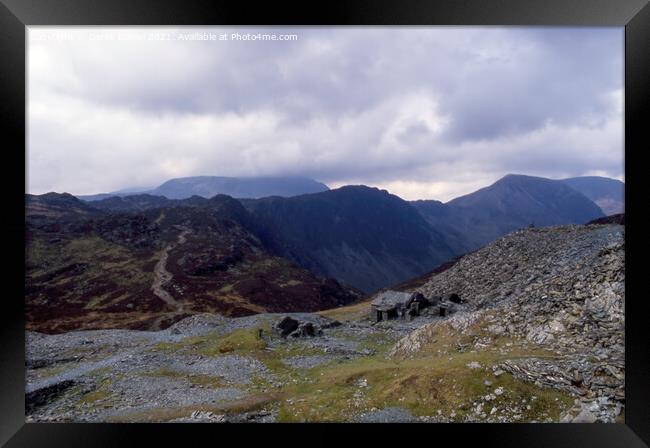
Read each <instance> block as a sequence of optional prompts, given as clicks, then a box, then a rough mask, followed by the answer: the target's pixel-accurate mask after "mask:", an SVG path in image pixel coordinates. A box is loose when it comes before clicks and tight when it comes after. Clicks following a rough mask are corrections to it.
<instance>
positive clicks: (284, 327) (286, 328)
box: [275, 316, 300, 336]
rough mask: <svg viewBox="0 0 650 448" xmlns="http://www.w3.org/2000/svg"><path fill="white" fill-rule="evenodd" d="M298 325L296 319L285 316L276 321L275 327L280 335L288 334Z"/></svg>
mask: <svg viewBox="0 0 650 448" xmlns="http://www.w3.org/2000/svg"><path fill="white" fill-rule="evenodd" d="M299 326H300V322H298V321H297V320H296V319H294V318H292V317H289V316H285V317H284V318H283V319H282V320H281V321H280V322H278V324H277V325H276V326H275V328H276V329H277V330H278V331H279V332H280V335H281V336H287V335H288V334H290V333H293V332H294V331H296V330H297V329H298V327H299Z"/></svg>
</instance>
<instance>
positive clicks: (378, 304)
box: [371, 291, 461, 322]
mask: <svg viewBox="0 0 650 448" xmlns="http://www.w3.org/2000/svg"><path fill="white" fill-rule="evenodd" d="M459 303H461V299H460V296H458V294H453V293H452V294H446V295H445V296H432V297H430V298H426V297H424V296H423V295H422V294H421V293H419V292H414V293H410V292H400V291H383V292H381V293H380V294H379V295H377V297H376V298H375V300H373V301H372V302H371V308H372V316H373V318H374V320H375V322H381V321H386V320H390V319H406V318H408V319H409V320H410V319H413V318H414V317H415V316H419V315H420V314H421V313H422V312H423V311H424V312H426V314H428V315H439V316H446V315H447V314H449V313H451V312H453V311H455V306H454V304H459Z"/></svg>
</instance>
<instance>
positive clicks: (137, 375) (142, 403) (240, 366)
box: [26, 224, 625, 422]
mask: <svg viewBox="0 0 650 448" xmlns="http://www.w3.org/2000/svg"><path fill="white" fill-rule="evenodd" d="M189 236H190V234H187V237H188V238H189ZM175 238H178V235H176V237H175ZM171 241H172V242H173V241H174V240H171ZM175 244H180V241H179V239H175ZM172 250H173V249H172ZM624 251H625V247H624V227H623V226H621V225H618V224H592V225H587V226H562V227H553V228H544V229H538V228H528V229H523V230H519V231H516V232H513V233H511V234H509V235H508V236H506V237H504V238H502V239H500V240H497V241H495V242H494V243H492V244H490V245H488V246H486V247H484V248H482V249H480V250H478V251H476V252H474V253H471V254H468V255H465V256H463V257H461V258H460V259H458V260H457V261H456V262H455V263H453V264H451V265H450V266H447V269H443V270H439V271H438V272H436V273H433V274H432V276H430V277H429V278H428V280H427V281H426V282H424V283H420V282H417V283H416V286H414V288H415V290H417V291H419V292H421V293H423V294H424V295H425V296H427V297H433V296H437V295H445V294H450V293H454V294H457V295H459V296H460V298H461V299H462V301H461V303H459V304H456V305H455V306H454V311H455V312H453V313H451V314H450V315H447V316H444V317H442V316H440V315H439V314H438V313H436V312H434V311H433V308H432V307H430V308H424V309H423V310H422V312H421V313H420V315H419V316H417V317H415V318H412V319H394V320H388V321H382V322H378V323H377V322H375V321H374V320H373V319H371V317H372V313H370V304H369V301H363V302H360V303H357V304H354V305H349V306H342V307H335V308H332V309H331V310H328V311H322V312H318V313H288V314H287V313H270V314H269V313H260V314H256V315H253V316H244V317H222V316H216V315H213V314H198V315H194V316H190V317H187V318H185V319H182V320H180V321H179V322H176V323H175V324H173V325H172V326H170V327H168V328H166V329H164V330H160V331H135V330H93V331H73V332H68V333H62V334H53V335H46V334H42V333H36V332H32V331H29V332H28V334H27V348H26V368H27V373H26V377H27V389H26V402H27V419H28V421H95V422H96V421H126V422H152V421H156V422H301V421H307V422H309V421H349V422H395V421H404V422H464V421H471V422H475V421H476V422H558V421H563V422H614V421H621V420H622V418H623V416H624V408H625V394H624V383H625V371H624V364H623V359H624V322H625V319H624V280H625V278H624Z"/></svg>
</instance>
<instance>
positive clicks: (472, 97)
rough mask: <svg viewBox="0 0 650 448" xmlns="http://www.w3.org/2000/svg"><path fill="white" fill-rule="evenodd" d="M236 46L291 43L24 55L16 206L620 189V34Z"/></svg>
mask: <svg viewBox="0 0 650 448" xmlns="http://www.w3.org/2000/svg"><path fill="white" fill-rule="evenodd" d="M213 30H216V31H222V29H213ZM251 30H252V31H262V32H264V31H272V32H276V33H296V34H298V36H299V40H298V41H297V42H99V43H98V42H34V43H32V44H31V45H30V64H29V105H30V115H29V122H30V124H29V126H30V129H29V140H30V144H29V148H28V157H29V159H28V164H29V173H28V177H29V188H30V189H31V190H33V191H38V192H42V191H46V190H53V189H56V190H62V189H66V190H70V191H72V192H75V193H79V194H81V193H92V192H97V191H106V190H111V189H118V188H122V187H127V186H131V185H139V184H143V185H153V184H156V183H157V182H161V181H163V180H165V179H166V178H167V177H171V176H177V175H195V174H215V175H217V174H219V175H261V174H265V175H274V174H277V175H280V174H298V175H307V176H312V177H314V178H317V179H319V180H322V181H326V182H330V183H338V182H341V181H345V180H355V179H356V180H358V181H359V182H363V183H374V184H378V185H380V184H388V183H391V182H392V183H393V184H395V182H398V181H400V182H402V181H409V182H416V183H423V184H426V183H427V182H428V183H430V184H431V191H442V187H440V188H438V187H435V185H438V186H440V185H442V184H451V183H454V182H456V183H457V184H458V185H460V183H459V182H460V181H458V179H459V178H460V177H461V176H462V177H463V179H464V180H463V182H465V184H467V185H469V182H470V181H469V180H465V178H470V177H471V178H475V179H479V178H480V179H491V178H494V177H496V178H498V177H499V176H500V175H502V174H505V173H506V172H518V171H520V172H527V173H529V174H538V175H548V176H550V177H553V176H552V175H553V174H554V173H559V172H562V175H581V174H585V173H589V172H594V171H600V172H607V173H611V175H612V176H619V175H621V174H622V159H621V154H622V121H621V112H620V105H619V106H617V104H615V99H616V98H620V93H621V92H622V87H623V80H622V74H623V71H622V67H623V53H622V50H623V32H622V29H613V28H609V29H586V28H583V29H569V28H478V27H475V28H455V27H444V28H436V27H431V28H429V27H399V28H378V27H372V28H326V27H316V28H309V27H307V28H305V27H301V28H297V29H295V28H273V29H268V28H253V29H251ZM230 31H232V30H227V32H230ZM616 92H618V97H617V96H616V95H617V94H616ZM98 172H100V173H101V175H98V174H97V173H98ZM395 185H397V184H395ZM434 187H435V188H434ZM418 191H419V190H418ZM445 191H454V188H452V187H450V186H449V187H448V188H446V190H445ZM397 193H399V192H397Z"/></svg>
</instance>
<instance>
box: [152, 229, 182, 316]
mask: <svg viewBox="0 0 650 448" xmlns="http://www.w3.org/2000/svg"><path fill="white" fill-rule="evenodd" d="M190 232H191V230H190V229H187V228H182V231H181V233H180V234H179V235H178V239H177V240H176V243H172V244H168V245H167V247H165V248H164V249H163V250H162V252H161V255H160V259H159V260H158V263H156V267H155V268H154V270H153V273H154V279H153V283H152V284H151V290H152V291H153V293H154V294H155V295H156V297H158V298H160V300H162V301H163V302H165V303H167V304H168V305H170V306H172V307H173V308H174V314H182V313H184V312H185V308H184V307H183V304H182V303H180V302H179V301H177V300H176V299H175V298H174V297H173V296H172V295H171V294H170V293H169V292H168V291H166V290H165V288H164V287H165V285H167V284H168V283H169V282H170V281H171V280H172V278H174V276H173V275H172V273H171V272H169V271H168V270H167V259H168V258H169V252H170V251H171V250H172V249H174V248H175V247H176V246H178V245H181V244H185V242H186V241H187V238H186V237H187V235H188V234H189V233H190ZM167 317H169V316H168V315H166V316H161V317H160V318H158V319H157V320H156V322H155V324H154V328H160V323H161V322H162V321H163V320H164V319H166V318H167Z"/></svg>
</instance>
